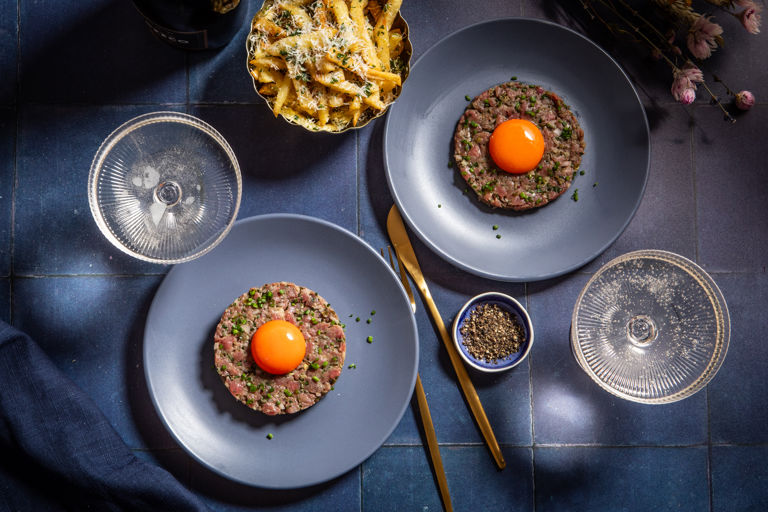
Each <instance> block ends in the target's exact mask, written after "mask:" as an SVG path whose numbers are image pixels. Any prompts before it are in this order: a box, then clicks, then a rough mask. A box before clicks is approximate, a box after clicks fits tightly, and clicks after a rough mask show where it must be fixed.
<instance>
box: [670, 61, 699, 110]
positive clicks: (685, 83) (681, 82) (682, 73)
mask: <svg viewBox="0 0 768 512" xmlns="http://www.w3.org/2000/svg"><path fill="white" fill-rule="evenodd" d="M673 78H674V79H673V81H672V89H671V90H672V96H673V97H674V98H675V99H676V100H677V101H679V102H680V103H682V104H683V105H690V104H691V103H693V101H694V100H695V99H696V83H697V82H699V83H701V82H703V81H704V74H703V73H702V72H701V70H700V69H699V68H697V67H696V66H694V65H693V64H692V63H690V62H688V63H686V64H685V66H683V67H682V68H678V69H676V70H675V72H674V73H673Z"/></svg>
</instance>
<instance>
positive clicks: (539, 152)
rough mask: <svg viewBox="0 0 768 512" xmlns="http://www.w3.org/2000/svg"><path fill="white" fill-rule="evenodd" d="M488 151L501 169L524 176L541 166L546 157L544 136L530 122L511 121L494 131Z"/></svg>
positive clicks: (523, 120)
mask: <svg viewBox="0 0 768 512" xmlns="http://www.w3.org/2000/svg"><path fill="white" fill-rule="evenodd" d="M488 150H489V151H490V152H491V158H493V161H494V162H496V165H498V166H499V167H500V168H501V169H503V170H505V171H507V172H509V173H512V174H523V173H526V172H528V171H530V170H532V169H533V168H535V167H536V166H537V165H539V162H540V161H541V157H542V156H543V155H544V136H543V135H542V134H541V130H539V127H538V126H536V125H535V124H533V123H532V122H530V121H526V120H525V119H509V120H508V121H504V122H503V123H501V124H500V125H499V126H497V127H496V129H495V130H493V133H492V134H491V139H490V141H489V142H488Z"/></svg>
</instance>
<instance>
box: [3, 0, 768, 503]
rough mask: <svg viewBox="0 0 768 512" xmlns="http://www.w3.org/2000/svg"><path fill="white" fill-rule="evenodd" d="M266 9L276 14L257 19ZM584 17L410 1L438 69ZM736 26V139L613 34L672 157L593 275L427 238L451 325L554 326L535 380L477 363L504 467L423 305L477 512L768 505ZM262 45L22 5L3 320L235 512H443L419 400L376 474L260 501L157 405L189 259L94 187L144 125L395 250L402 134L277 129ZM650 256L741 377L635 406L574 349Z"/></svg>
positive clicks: (10, 114)
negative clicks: (686, 287) (586, 308)
mask: <svg viewBox="0 0 768 512" xmlns="http://www.w3.org/2000/svg"><path fill="white" fill-rule="evenodd" d="M260 3H261V2H260V0H253V1H252V2H251V4H250V9H249V10H250V12H249V14H252V13H254V12H255V11H256V9H257V8H258V7H259V6H260ZM695 3H696V2H695ZM579 5H580V3H578V2H571V3H568V2H563V1H556V0H542V1H538V0H492V1H488V2H459V1H453V0H419V1H415V0H405V3H404V6H403V14H404V16H405V18H406V19H407V20H408V22H409V25H410V30H411V39H412V42H413V45H414V56H415V57H418V56H420V55H422V54H423V53H424V52H425V51H426V50H427V49H428V48H429V46H430V45H432V44H434V43H435V42H437V41H438V40H440V39H441V38H442V37H444V36H446V35H447V34H449V33H451V32H452V31H454V30H457V29H459V28H461V27H463V26H466V25H469V24H472V23H476V22H479V21H482V20H489V19H493V18H498V17H507V16H526V17H534V18H543V19H548V20H552V21H556V22H559V23H562V24H564V25H566V26H569V27H571V28H574V29H576V30H582V31H583V30H584V29H585V28H584V27H585V25H583V23H582V21H583V20H580V19H579V20H577V18H575V17H574V16H573V14H574V12H578V11H579V9H580V7H579ZM249 17H250V16H249ZM716 17H717V18H718V19H722V18H724V16H723V15H720V14H716ZM723 24H724V26H725V28H726V39H727V41H728V44H727V46H726V47H725V48H723V49H721V50H718V52H717V53H716V55H715V57H714V58H713V59H712V60H711V62H710V63H711V64H712V65H713V67H717V68H718V70H719V72H720V73H721V74H722V76H723V78H724V79H727V81H728V84H729V86H731V87H732V88H734V89H736V90H739V89H742V88H750V89H751V90H753V92H754V93H755V94H756V96H757V98H758V105H756V106H755V107H754V108H753V110H752V111H751V112H749V113H747V114H745V115H741V116H739V117H738V121H737V123H736V124H734V125H730V124H727V123H724V122H723V121H722V118H721V115H720V113H719V111H718V109H717V108H716V107H713V106H711V105H708V104H707V101H706V97H705V96H703V95H701V94H700V95H699V99H698V101H697V103H696V104H695V105H694V106H689V107H683V106H680V105H678V104H676V103H674V101H673V100H672V98H671V96H670V94H669V85H670V82H671V75H669V71H668V70H666V69H664V66H663V64H659V63H658V62H654V61H652V60H650V59H648V58H647V57H645V56H643V55H642V54H640V53H638V52H636V51H633V49H632V48H631V47H629V46H625V45H617V44H613V43H612V42H611V41H610V40H608V39H606V38H604V37H603V36H602V34H601V33H599V32H594V37H595V39H596V40H599V41H601V42H603V41H604V42H605V48H606V49H607V50H608V51H609V52H610V53H611V54H612V55H614V56H615V58H616V59H617V61H618V62H619V63H620V64H621V65H622V66H623V67H624V69H625V70H626V72H627V73H628V75H629V76H630V77H631V79H632V80H633V81H634V83H635V84H636V86H637V89H638V93H639V96H640V98H641V100H642V101H643V104H644V106H645V108H646V112H647V115H648V119H649V124H650V127H651V140H652V146H651V168H650V177H649V181H648V184H647V189H646V194H645V196H644V199H643V202H642V204H641V205H640V208H639V210H638V212H637V214H636V215H635V217H634V218H633V220H632V222H631V223H630V224H629V226H628V227H627V229H626V230H625V231H624V232H623V234H622V235H621V236H620V237H619V238H618V239H617V240H616V242H615V243H614V244H613V245H612V246H611V247H609V248H608V249H607V250H606V251H605V252H604V253H603V254H601V255H600V256H598V257H597V258H596V259H595V260H594V261H593V262H591V263H589V264H588V265H586V266H585V267H584V268H582V269H579V270H578V271H576V272H573V273H570V274H568V275H566V276H563V277H560V278H557V279H552V280H548V281H543V282H535V283H500V282H494V281H489V280H484V279H480V278H477V277H475V276H472V275H469V274H467V273H464V272H462V271H460V270H457V269H456V268H454V267H452V266H451V265H450V264H448V263H446V262H445V261H443V260H442V259H441V258H440V257H438V256H437V255H435V254H434V253H432V252H431V251H430V250H429V249H428V248H427V247H426V246H425V245H423V244H422V243H421V242H420V241H418V240H416V239H415V238H413V242H414V247H415V251H416V254H417V256H418V258H419V261H420V262H421V265H422V267H423V269H424V271H425V274H426V276H427V280H428V282H429V286H430V289H431V292H432V295H433V296H434V298H435V301H436V303H437V306H438V308H439V309H440V311H441V312H442V315H443V319H444V321H445V323H446V325H450V324H451V322H452V321H453V317H454V315H455V312H456V311H457V310H458V309H459V307H460V306H461V305H462V304H463V303H464V302H465V301H466V300H467V299H468V298H469V297H471V296H472V295H474V294H476V293H479V292H483V291H488V290H498V291H502V292H506V293H508V294H510V295H513V296H515V297H517V298H518V299H519V300H521V302H523V303H524V304H525V305H526V306H527V307H528V308H529V311H530V313H531V315H532V318H533V321H534V325H535V329H536V341H535V344H534V347H533V350H532V352H531V355H530V357H529V358H528V359H527V360H526V361H525V362H524V363H523V364H522V365H520V366H519V367H517V368H515V369H514V370H512V371H509V372H507V373H504V374H501V375H497V376H488V375H481V374H478V373H475V372H474V371H470V375H471V377H472V380H473V382H474V384H475V386H476V387H477V390H478V393H479V395H480V397H481V400H482V402H483V404H484V407H485V410H486V412H487V414H488V416H489V419H490V421H491V424H492V425H493V427H494V429H495V432H496V435H497V437H498V439H499V441H500V442H501V444H502V448H503V452H504V455H505V457H506V460H507V464H508V466H507V468H506V469H505V470H503V471H499V470H497V469H496V467H495V465H494V464H493V461H492V458H491V456H490V453H489V451H488V449H487V448H486V447H485V445H484V444H483V442H482V437H481V435H480V432H479V430H478V428H477V426H476V424H475V423H474V421H473V420H472V418H471V416H470V414H469V409H468V407H467V404H466V402H465V401H464V399H463V398H462V395H461V392H460V390H459V387H458V385H457V383H456V378H455V374H454V370H453V368H452V367H451V364H450V362H449V359H448V356H447V354H446V352H445V350H444V348H443V347H442V346H441V341H440V339H439V337H438V335H437V332H436V330H435V328H434V324H433V323H432V321H431V319H430V317H429V316H428V314H427V313H426V309H425V307H424V304H423V303H422V302H421V300H417V303H418V304H417V306H418V311H417V314H416V320H417V326H418V331H419V336H420V340H419V343H420V354H421V359H420V362H419V372H420V374H421V377H422V380H423V383H424V387H425V389H426V392H427V397H428V400H429V403H430V407H431V412H432V417H433V420H434V423H435V426H436V429H437V437H438V440H439V442H440V443H441V454H442V457H443V461H444V464H445V467H446V472H447V478H448V482H449V485H450V489H451V493H452V496H453V504H454V507H455V509H456V510H487V511H496V510H499V511H501V510H514V511H517V510H520V511H533V510H535V511H538V512H541V511H560V510H590V511H593V510H596V511H615V510H624V511H635V510H637V511H646V510H685V511H688V510H690V511H709V512H724V511H731V510H738V511H741V510H765V509H766V508H768V470H766V465H765V459H766V455H768V453H766V447H767V446H768V412H766V411H768V398H766V394H765V389H766V384H768V379H767V378H766V375H767V373H766V371H765V368H766V367H767V366H768V349H767V348H766V344H765V339H766V337H767V336H768V332H767V327H766V322H765V320H764V318H765V312H764V310H765V308H766V306H767V305H768V277H767V276H766V265H767V264H768V257H767V256H766V254H768V220H766V219H768V215H767V214H766V212H767V211H768V164H766V162H765V159H764V157H762V156H761V155H762V152H761V150H762V148H763V146H764V145H765V142H764V141H765V134H764V132H765V130H764V128H763V126H764V125H765V122H766V121H768V106H766V105H767V104H766V98H768V66H765V63H766V62H768V42H767V41H768V30H765V29H764V30H763V33H762V34H760V35H758V36H749V35H747V34H746V33H744V32H743V31H742V30H741V29H740V27H739V26H738V22H737V21H736V20H723ZM246 31H247V27H246V26H244V27H243V29H242V30H241V31H240V33H239V34H238V36H237V37H236V38H235V39H234V40H233V42H232V43H230V44H229V45H228V46H227V47H225V48H223V49H222V50H220V51H218V52H209V53H191V54H186V53H184V52H182V51H179V50H176V49H174V48H171V47H168V46H165V45H164V44H162V43H161V42H159V41H158V40H156V39H155V38H154V37H153V36H152V35H151V34H150V33H149V31H148V30H147V29H146V27H145V26H144V24H143V21H142V20H141V18H140V16H139V15H138V14H137V13H136V12H135V10H134V9H133V7H132V6H131V4H130V2H123V1H118V0H100V1H97V2H77V1H75V0H65V1H53V0H40V1H37V2H32V1H28V0H21V1H19V2H17V1H14V0H0V319H3V320H6V321H10V322H11V323H12V324H14V325H15V326H16V327H18V328H20V329H22V330H24V331H27V332H28V333H29V334H31V335H32V336H33V337H34V338H35V339H36V340H37V341H38V343H40V345H41V346H42V347H43V348H44V350H45V351H46V353H48V355H49V356H50V357H51V358H52V359H53V361H54V362H55V364H56V365H57V366H58V367H59V368H60V369H61V370H62V371H63V372H64V373H65V374H67V375H68V376H69V377H71V378H72V379H73V380H74V382H75V383H77V384H78V385H79V386H81V387H82V388H83V389H84V390H85V391H86V392H87V393H88V394H89V395H90V396H91V397H92V398H93V399H94V400H95V401H96V403H97V404H98V406H99V407H100V408H101V410H102V411H103V412H104V414H105V415H106V416H107V418H108V419H109V421H110V422H111V423H112V425H113V426H114V427H115V429H116V430H117V432H118V433H119V434H120V435H121V437H122V438H123V439H124V440H125V442H126V443H127V444H128V446H129V447H130V448H132V449H133V450H134V451H135V453H136V454H137V455H138V456H139V457H140V458H141V459H143V460H147V461H150V462H152V463H155V464H158V465H160V466H162V467H164V468H166V469H168V470H169V471H170V472H171V473H172V474H173V475H174V476H176V478H178V479H179V480H180V481H181V482H182V483H184V484H185V485H187V486H188V487H189V488H191V489H192V490H193V491H194V492H196V493H197V494H199V495H200V496H201V497H202V498H203V499H204V501H205V502H206V503H207V504H208V505H209V506H210V508H211V509H212V510H216V511H222V512H225V511H235V510H237V511H245V510H286V511H323V510H333V511H349V512H352V511H361V512H363V511H364V512H373V511H380V510H381V511H388V510H409V511H410V510H422V511H423V510H430V511H434V510H441V504H440V497H439V494H438V491H437V486H436V484H435V480H434V475H433V473H432V472H431V469H430V464H429V459H428V454H427V452H426V450H425V448H424V441H423V440H424V437H423V433H422V430H421V427H420V421H419V417H418V411H417V409H416V407H415V405H414V404H411V405H410V407H408V408H407V409H406V411H405V415H404V416H403V419H402V421H401V422H400V424H399V425H398V426H397V427H396V429H395V430H394V432H393V433H392V434H391V436H390V437H389V439H387V441H386V442H385V443H384V445H383V446H382V447H381V448H380V449H379V450H378V451H376V452H375V453H374V454H373V455H372V456H371V457H370V458H369V459H368V460H366V461H365V462H364V463H363V464H361V465H360V466H359V467H356V468H353V469H352V470H351V471H349V472H348V473H346V474H344V475H341V476H339V477H338V478H336V479H334V480H332V481H330V482H327V483H325V484H321V485H317V486H314V487H310V488H306V489H299V490H289V491H279V490H264V489H258V488H253V487H249V486H244V485H241V484H238V483H235V482H232V481H229V480H227V479H225V478H223V477H221V476H219V475H217V474H215V473H213V472H212V471H210V470H209V469H206V468H205V467H204V466H202V465H201V464H200V463H199V462H197V461H196V460H194V459H193V458H192V457H191V456H189V455H188V454H187V453H186V452H185V451H184V450H183V449H182V448H181V447H180V445H179V444H178V443H176V442H175V441H174V439H173V438H172V437H171V435H170V434H169V433H168V432H167V431H166V429H165V428H164V427H163V425H162V423H161V421H160V419H159V417H158V415H157V413H156V412H155V410H154V408H153V406H152V401H151V397H150V395H149V391H148V389H147V386H146V383H145V380H144V373H143V365H142V343H143V341H142V339H143V329H144V322H145V318H146V314H147V311H148V309H149V307H150V303H151V300H152V298H153V296H154V293H155V291H156V289H157V287H158V286H159V284H160V282H161V281H162V279H163V276H164V275H165V273H166V272H167V271H168V267H165V266H159V265H153V264H149V263H143V262H139V261H137V260H134V259H131V258H129V257H128V256H126V255H124V254H123V253H121V252H120V251H118V250H117V249H115V248H113V247H112V246H111V245H110V244H109V243H108V242H107V241H106V240H105V239H104V237H103V236H102V235H101V234H100V232H99V230H98V228H97V227H96V225H95V223H94V222H93V220H92V217H91V214H90V210H89V205H88V197H87V193H86V185H87V179H88V170H89V166H90V164H91V160H92V158H93V155H94V153H95V152H96V150H97V148H98V147H99V144H100V143H101V141H102V140H103V139H104V138H105V137H106V136H107V135H108V134H109V133H110V132H111V131H112V130H113V129H115V128H116V127H117V126H119V125H120V124H121V123H123V122H125V121H127V120H129V119H131V118H132V117H134V116H136V115H139V114H142V113H146V112H150V111H155V110H177V111H185V112H188V113H190V114H193V115H196V116H199V117H200V118H202V119H204V120H205V121H207V122H209V123H210V124H212V125H213V126H214V127H215V128H217V129H218V130H219V131H220V132H221V133H222V134H223V135H224V137H225V138H226V139H227V140H228V141H229V143H230V144H231V146H232V147H233V149H234V151H235V153H236V154H237V156H238V159H239V162H240V165H241V168H242V174H243V200H242V204H241V208H240V213H239V218H245V217H249V216H253V215H259V214H264V213H271V212H292V213H300V214H306V215H312V216H316V217H319V218H322V219H325V220H328V221H331V222H333V223H335V224H338V225H340V226H342V227H344V228H346V229H349V230H351V231H352V232H355V233H356V234H358V235H359V236H360V237H362V238H363V239H364V240H365V241H366V242H367V243H368V244H370V245H371V246H372V247H374V248H376V249H378V248H381V247H386V245H387V244H388V243H389V240H388V237H387V234H386V227H385V222H386V216H387V212H388V210H389V208H390V206H391V204H392V197H391V195H390V193H389V189H388V186H387V181H386V178H385V169H384V163H383V160H382V154H383V149H382V137H383V132H384V122H383V120H378V121H375V122H373V123H371V125H369V126H367V127H365V128H363V129H361V130H357V131H354V132H349V133H345V134H343V135H338V136H329V135H321V134H310V133H308V132H305V131H303V130H301V129H298V128H296V127H294V126H289V125H288V124H287V123H285V122H284V121H282V120H280V119H275V118H274V117H273V116H272V115H271V114H270V113H269V112H268V111H267V109H266V108H265V107H264V105H263V101H262V100H261V99H260V98H259V97H258V96H257V95H256V94H255V93H254V91H253V85H252V83H251V79H250V77H249V76H248V74H247V73H246V69H245V45H244V37H245V34H246ZM590 35H592V34H590ZM446 65H450V63H447V64H446ZM586 74H588V70H585V75H586ZM617 172H620V170H617ZM644 248H657V249H665V250H669V251H673V252H676V253H678V254H681V255H683V256H686V257H688V258H690V259H693V260H694V261H696V262H698V263H699V264H700V265H702V266H703V267H704V268H705V269H706V270H708V271H709V272H710V273H711V274H712V276H713V278H714V279H715V281H716V282H717V283H718V285H719V286H720V287H721V288H722V291H723V293H724V295H725V298H726V300H727V302H728V306H729V310H730V315H731V322H732V323H731V328H732V332H731V345H730V348H729V352H728V356H727V357H726V360H725V363H724V365H723V367H722V368H721V370H720V372H719V373H718V375H717V376H716V377H715V379H714V380H713V381H712V382H711V383H710V384H709V385H708V386H707V388H706V389H705V390H703V391H702V392H700V393H698V394H696V395H694V396H693V397H690V398H688V399H686V400H683V401H681V402H677V403H674V404H670V405H663V406H648V405H639V404H633V403H630V402H626V401H623V400H621V399H619V398H616V397H614V396H613V395H610V394H609V393H607V392H605V391H603V390H601V389H600V388H599V387H597V386H596V385H595V384H594V383H593V382H592V381H591V380H590V379H589V378H588V377H587V375H586V374H585V373H584V372H583V371H582V370H581V369H580V368H579V367H578V365H577V364H576V362H575V360H574V359H573V357H572V355H571V352H570V347H569V329H570V319H571V313H572V310H573V305H574V302H575V300H576V298H577V296H578V293H579V291H580V290H581V289H582V287H583V286H584V284H585V283H586V282H587V280H588V279H589V277H590V276H591V275H592V274H593V273H594V272H595V271H597V269H599V268H600V266H601V265H602V264H604V263H606V262H607V261H609V260H610V259H612V258H613V257H615V256H618V255H621V254H624V253H626V252H628V251H632V250H635V249H644ZM1 508H2V501H0V509H1Z"/></svg>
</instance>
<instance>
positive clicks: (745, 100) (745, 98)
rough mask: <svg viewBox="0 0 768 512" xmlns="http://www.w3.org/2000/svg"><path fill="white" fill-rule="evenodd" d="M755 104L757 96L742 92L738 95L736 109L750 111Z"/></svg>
mask: <svg viewBox="0 0 768 512" xmlns="http://www.w3.org/2000/svg"><path fill="white" fill-rule="evenodd" d="M754 104H755V96H754V95H753V94H752V93H751V92H749V91H741V92H739V93H737V94H736V107H738V108H739V109H740V110H749V109H750V108H752V105H754Z"/></svg>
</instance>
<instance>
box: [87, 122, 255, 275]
mask: <svg viewBox="0 0 768 512" xmlns="http://www.w3.org/2000/svg"><path fill="white" fill-rule="evenodd" d="M241 189H242V181H241V177H240V166H239V165H238V162H237V158H235V154H234V152H233V151H232V148H230V147H229V144H227V141H226V140H224V137H222V136H221V134H219V132H217V131H216V130H215V129H214V128H213V127H211V126H210V125H208V124H207V123H205V122H203V121H201V120H200V119H197V118H195V117H193V116H190V115H187V114H182V113H178V112H154V113H151V114H145V115H141V116H139V117H136V118H134V119H132V120H130V121H128V122H127V123H125V124H123V125H122V126H120V127H119V128H118V129H117V130H115V131H114V132H112V134H110V135H109V137H107V139H106V140H105V141H104V142H103V143H102V144H101V147H100V148H99V150H98V152H97V153H96V156H95V157H94V159H93V163H92V164H91V170H90V176H89V179H88V199H89V203H90V207H91V213H92V214H93V218H94V219H95V220H96V224H97V225H98V226H99V229H101V232H102V233H103V234H104V235H105V236H106V237H107V239H109V241H110V242H112V243H113V244H114V245H115V246H116V247H118V248H119V249H120V250H122V251H124V252H126V253H128V254H130V255H131V256H134V257H136V258H139V259H142V260H145V261H151V262H154V263H166V264H169V263H180V262H183V261H188V260H191V259H193V258H196V257H198V256H201V255H202V254H204V253H206V252H208V251H209V250H211V249H212V248H213V247H215V246H216V245H217V244H218V243H219V242H220V241H221V240H222V239H223V238H224V237H225V236H226V234H227V233H228V232H229V229H230V228H231V227H232V224H233V222H234V221H235V218H236V217H237V211H238V209H239V207H240V195H241Z"/></svg>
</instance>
